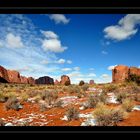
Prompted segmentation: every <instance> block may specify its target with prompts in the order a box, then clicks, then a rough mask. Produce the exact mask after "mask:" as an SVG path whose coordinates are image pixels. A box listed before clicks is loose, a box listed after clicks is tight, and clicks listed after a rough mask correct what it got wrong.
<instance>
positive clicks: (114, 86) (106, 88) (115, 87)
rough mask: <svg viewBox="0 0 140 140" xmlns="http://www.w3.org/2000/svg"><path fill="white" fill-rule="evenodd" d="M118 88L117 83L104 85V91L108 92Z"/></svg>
mask: <svg viewBox="0 0 140 140" xmlns="http://www.w3.org/2000/svg"><path fill="white" fill-rule="evenodd" d="M116 89H117V85H114V84H107V85H105V86H104V87H103V92H105V93H108V92H113V91H115V90H116Z"/></svg>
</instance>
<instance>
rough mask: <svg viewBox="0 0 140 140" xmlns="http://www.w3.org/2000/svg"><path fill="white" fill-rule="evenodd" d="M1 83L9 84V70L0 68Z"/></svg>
mask: <svg viewBox="0 0 140 140" xmlns="http://www.w3.org/2000/svg"><path fill="white" fill-rule="evenodd" d="M0 82H1V83H8V82H9V77H8V73H7V70H6V69H5V68H4V67H2V66H0Z"/></svg>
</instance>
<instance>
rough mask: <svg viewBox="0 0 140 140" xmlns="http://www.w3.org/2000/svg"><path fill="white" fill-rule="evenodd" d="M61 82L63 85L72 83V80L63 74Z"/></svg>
mask: <svg viewBox="0 0 140 140" xmlns="http://www.w3.org/2000/svg"><path fill="white" fill-rule="evenodd" d="M60 83H61V84H62V85H65V84H66V83H67V84H71V81H70V78H69V77H68V76H67V75H62V76H61V81H60Z"/></svg>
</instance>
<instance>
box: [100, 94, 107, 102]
mask: <svg viewBox="0 0 140 140" xmlns="http://www.w3.org/2000/svg"><path fill="white" fill-rule="evenodd" d="M98 98H99V101H100V102H102V103H104V104H106V103H107V95H106V93H102V94H101V95H98Z"/></svg>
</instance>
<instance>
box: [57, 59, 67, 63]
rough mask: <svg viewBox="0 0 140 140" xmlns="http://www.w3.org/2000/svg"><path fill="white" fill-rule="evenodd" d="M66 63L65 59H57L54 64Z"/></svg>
mask: <svg viewBox="0 0 140 140" xmlns="http://www.w3.org/2000/svg"><path fill="white" fill-rule="evenodd" d="M65 62H66V60H65V59H62V58H61V59H59V60H58V61H56V63H58V64H64V63H65Z"/></svg>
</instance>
